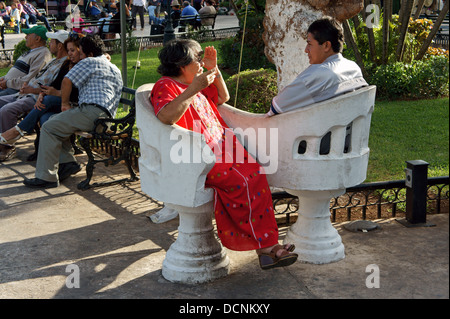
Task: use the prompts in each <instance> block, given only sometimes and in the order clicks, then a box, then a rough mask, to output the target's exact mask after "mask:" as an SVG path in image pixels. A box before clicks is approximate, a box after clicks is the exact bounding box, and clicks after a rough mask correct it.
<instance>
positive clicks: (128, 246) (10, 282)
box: [0, 136, 449, 312]
mask: <svg viewBox="0 0 450 319" xmlns="http://www.w3.org/2000/svg"><path fill="white" fill-rule="evenodd" d="M33 139H34V136H27V137H26V138H25V139H22V140H20V141H19V142H18V144H17V149H18V157H17V158H15V159H13V160H10V161H8V162H4V163H0V298H170V299H178V304H180V303H185V301H184V300H183V299H210V300H212V299H216V300H219V301H216V304H217V303H221V302H224V301H223V300H224V299H261V300H259V301H258V302H263V301H264V299H278V298H283V299H285V298H287V299H290V298H293V299H315V298H324V299H331V298H333V299H334V298H401V299H403V298H449V236H448V233H449V216H448V214H443V215H433V216H429V218H428V221H429V222H432V223H435V224H436V226H435V227H426V228H425V227H422V228H406V227H404V226H402V225H401V224H400V223H398V222H397V221H395V220H394V219H391V220H384V221H380V222H379V223H380V225H381V226H382V229H381V230H376V231H371V232H368V233H362V232H359V233H352V232H349V231H347V230H345V229H344V228H342V227H341V225H336V227H337V228H338V229H339V233H340V234H341V236H342V239H343V243H344V245H345V248H346V258H345V259H344V260H342V261H339V262H336V263H332V264H327V265H311V264H303V263H296V264H295V265H293V266H291V267H289V268H285V269H273V270H269V271H262V270H260V269H259V266H258V262H257V258H256V256H255V254H254V253H253V252H233V251H229V253H228V254H229V257H230V260H231V271H230V275H229V276H228V277H226V278H223V279H219V280H217V281H215V282H212V283H208V284H203V285H199V286H187V285H181V284H173V283H171V282H168V281H166V280H165V279H164V278H163V277H162V276H161V266H162V262H163V259H164V256H165V253H166V251H167V250H168V249H169V247H170V245H171V244H172V243H173V242H174V240H175V238H176V237H177V227H178V219H176V220H173V221H170V222H167V223H165V224H153V223H152V222H151V221H150V219H149V218H148V216H150V215H152V214H154V213H155V212H157V211H158V210H159V209H160V208H161V205H160V203H158V202H156V201H154V200H153V199H151V198H149V197H148V196H147V195H145V194H143V193H142V192H141V190H140V183H139V182H135V183H131V184H125V185H115V186H110V187H106V188H97V189H93V190H88V191H84V192H83V191H79V190H78V189H77V188H76V184H77V183H78V182H80V181H81V180H83V179H84V174H85V173H84V170H82V171H81V172H79V173H78V174H76V175H75V176H73V177H72V178H69V179H68V180H67V181H66V182H64V183H63V185H61V186H60V187H59V188H54V189H49V190H32V189H28V188H25V187H24V186H23V185H22V180H23V178H24V177H28V178H31V177H34V164H35V163H33V162H32V163H29V162H26V160H25V159H26V157H27V156H28V155H29V154H30V153H31V152H32V141H33ZM78 158H79V161H80V162H82V163H85V162H86V156H85V155H80V156H79V157H78ZM102 166H103V165H100V166H99V169H100V170H101V171H102V172H103V173H104V174H107V175H104V176H102V175H101V174H97V175H96V177H95V178H96V179H97V180H98V179H108V178H111V176H112V177H115V176H116V175H115V173H113V172H112V171H110V169H109V168H108V169H106V168H103V167H102ZM120 171H121V172H125V169H124V168H123V170H120ZM105 176H109V177H105ZM117 177H119V176H117ZM286 230H287V228H286V227H282V228H281V235H282V237H283V236H284V235H285V233H286ZM74 265H75V266H74ZM369 265H376V267H378V269H379V274H380V280H379V283H380V286H379V288H368V287H367V286H366V281H367V278H368V276H369V275H371V271H373V268H370V267H369V269H367V267H368V266H369ZM74 267H76V268H77V269H79V274H80V288H68V287H67V285H66V279H67V278H68V276H69V275H71V274H72V271H73V269H74ZM371 267H373V266H371ZM369 270H370V271H369ZM69 278H70V277H69ZM369 281H370V280H369ZM236 302H239V301H236ZM168 311H169V312H173V311H178V308H176V307H175V308H170V309H168Z"/></svg>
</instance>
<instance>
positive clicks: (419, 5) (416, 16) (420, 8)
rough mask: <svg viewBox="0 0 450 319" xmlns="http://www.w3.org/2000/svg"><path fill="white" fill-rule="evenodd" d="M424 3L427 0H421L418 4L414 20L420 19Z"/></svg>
mask: <svg viewBox="0 0 450 319" xmlns="http://www.w3.org/2000/svg"><path fill="white" fill-rule="evenodd" d="M424 3H425V0H419V3H418V4H417V10H416V13H415V14H414V20H416V19H419V16H420V11H422V8H423V4H424Z"/></svg>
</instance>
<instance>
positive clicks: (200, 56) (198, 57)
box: [196, 51, 205, 63]
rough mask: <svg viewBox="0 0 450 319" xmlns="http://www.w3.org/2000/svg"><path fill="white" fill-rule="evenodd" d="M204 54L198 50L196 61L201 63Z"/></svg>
mask: <svg viewBox="0 0 450 319" xmlns="http://www.w3.org/2000/svg"><path fill="white" fill-rule="evenodd" d="M204 54H205V52H203V51H200V52H199V53H198V54H197V56H196V61H197V62H198V63H202V61H203V57H204Z"/></svg>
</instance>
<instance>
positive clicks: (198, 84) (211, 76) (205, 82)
mask: <svg viewBox="0 0 450 319" xmlns="http://www.w3.org/2000/svg"><path fill="white" fill-rule="evenodd" d="M217 72H218V71H217V68H213V69H211V70H208V71H206V72H204V73H202V74H200V75H197V76H196V77H195V78H194V80H193V81H192V84H191V86H193V87H194V88H195V90H196V91H197V92H200V91H201V90H203V89H206V88H207V87H208V86H210V85H211V84H212V83H213V82H214V80H215V79H216V75H217Z"/></svg>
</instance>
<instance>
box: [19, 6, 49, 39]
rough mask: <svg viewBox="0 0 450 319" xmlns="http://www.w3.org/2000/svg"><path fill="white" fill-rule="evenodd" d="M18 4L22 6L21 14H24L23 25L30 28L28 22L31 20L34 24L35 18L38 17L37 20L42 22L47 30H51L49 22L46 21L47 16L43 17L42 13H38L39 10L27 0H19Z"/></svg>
mask: <svg viewBox="0 0 450 319" xmlns="http://www.w3.org/2000/svg"><path fill="white" fill-rule="evenodd" d="M20 4H21V5H22V8H23V12H22V14H23V15H24V18H25V21H26V22H25V26H26V27H27V28H30V25H29V24H28V22H31V24H36V19H38V20H39V21H42V22H44V24H45V27H46V28H47V30H48V31H50V32H51V31H52V27H51V26H50V23H49V22H48V20H47V18H46V17H44V16H43V15H42V14H40V13H39V11H37V10H36V8H35V7H34V6H33V5H32V4H30V3H27V0H20Z"/></svg>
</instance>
